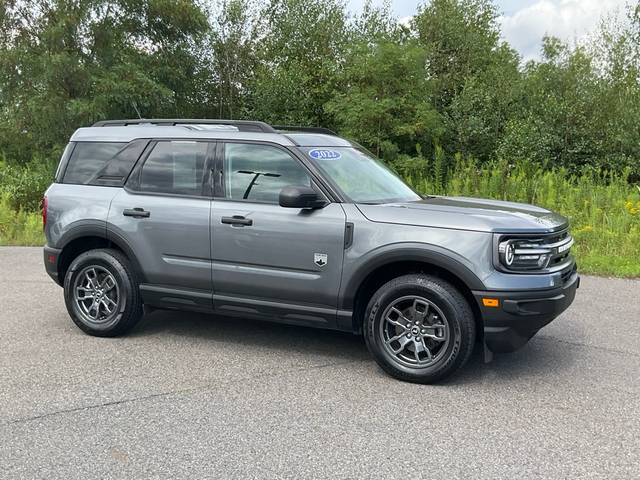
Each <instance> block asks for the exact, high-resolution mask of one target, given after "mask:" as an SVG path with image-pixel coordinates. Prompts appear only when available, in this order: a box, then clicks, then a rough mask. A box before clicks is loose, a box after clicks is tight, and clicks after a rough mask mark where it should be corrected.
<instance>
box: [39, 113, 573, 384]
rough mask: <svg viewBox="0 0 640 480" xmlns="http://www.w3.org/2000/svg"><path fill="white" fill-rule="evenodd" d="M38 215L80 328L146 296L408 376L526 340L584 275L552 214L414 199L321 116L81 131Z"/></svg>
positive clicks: (422, 378) (154, 303)
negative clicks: (477, 347) (282, 332)
mask: <svg viewBox="0 0 640 480" xmlns="http://www.w3.org/2000/svg"><path fill="white" fill-rule="evenodd" d="M43 220H44V224H45V233H46V238H47V245H46V246H45V247H44V263H45V266H46V270H47V272H48V274H49V275H50V276H51V277H52V278H53V279H54V280H55V281H56V282H57V283H58V284H59V285H61V286H63V287H64V299H65V302H66V306H67V309H68V311H69V315H70V316H71V318H72V319H73V321H74V322H75V323H76V325H77V326H78V327H79V328H81V329H82V330H84V331H85V332H86V333H88V334H90V335H96V336H103V337H109V336H115V335H120V334H123V333H125V332H127V331H128V330H130V329H131V328H132V327H133V326H134V325H135V324H136V322H137V321H138V320H139V319H140V317H141V316H142V314H143V310H144V309H153V308H161V309H175V310H195V311H202V312H213V313H217V314H221V315H225V316H237V317H242V318H256V319H264V320H271V321H276V322H285V323H292V324H299V325H308V326H314V327H320V328H329V329H337V330H343V331H349V332H353V333H356V334H363V335H364V338H365V342H366V345H367V347H368V349H369V351H370V352H371V354H372V355H373V357H374V358H375V360H376V361H377V362H378V364H379V365H380V366H381V367H382V368H383V369H384V370H385V371H386V372H388V373H389V374H391V375H393V376H395V377H397V378H399V379H402V380H407V381H412V382H420V383H429V382H434V381H437V380H439V379H442V378H444V377H447V376H449V375H451V374H452V373H453V372H455V371H456V370H458V369H459V368H460V367H461V366H462V365H463V364H464V363H465V362H466V361H467V360H468V358H469V356H470V354H471V352H472V349H473V346H474V342H475V341H476V340H478V341H479V342H482V345H483V348H484V352H485V358H487V359H488V358H490V357H491V355H492V352H508V351H513V350H515V349H517V348H519V347H521V346H522V345H524V344H525V343H526V342H527V341H528V340H529V339H530V338H531V337H532V336H533V335H535V334H536V332H537V331H538V330H539V329H540V328H542V327H543V326H545V325H546V324H547V323H549V322H550V321H551V320H553V319H554V318H555V317H556V316H558V315H559V314H560V313H561V312H562V311H564V310H565V309H566V308H567V307H568V306H569V305H570V304H571V302H572V301H573V299H574V296H575V292H576V289H577V288H578V285H579V277H578V274H577V272H576V265H575V262H574V259H573V257H572V256H571V253H570V249H571V246H572V244H573V239H572V238H571V236H570V235H569V231H568V223H567V220H566V219H565V218H564V217H562V216H560V215H558V214H555V213H553V212H550V211H548V210H545V209H542V208H538V207H534V206H531V205H524V204H517V203H510V202H503V201H492V200H481V199H475V198H454V197H435V196H421V195H419V194H417V193H415V192H414V191H413V190H412V189H411V188H409V187H408V186H407V185H405V184H404V183H403V182H402V180H400V179H399V178H398V177H397V176H396V175H394V174H393V173H392V172H391V171H390V170H389V169H387V168H386V167H385V166H384V165H382V164H381V163H380V162H379V161H378V160H376V159H375V158H373V156H372V155H371V154H370V153H368V152H367V151H366V150H364V149H363V148H361V147H360V146H359V145H357V144H355V143H353V142H350V141H347V140H345V139H342V138H340V137H338V136H336V135H335V134H333V133H332V132H330V131H328V130H324V129H318V128H316V129H311V128H294V129H292V128H289V127H275V128H274V127H272V126H270V125H268V124H266V123H262V122H252V121H229V120H168V119H164V120H118V121H105V122H99V123H97V124H95V125H94V126H93V127H90V128H81V129H79V130H77V131H76V132H75V133H74V135H73V136H72V138H71V141H70V143H69V145H68V146H67V148H66V150H65V152H64V154H63V156H62V159H61V161H60V165H59V167H58V171H57V173H56V177H55V182H54V183H53V184H52V185H51V186H50V187H49V189H48V190H47V192H46V194H45V197H44V199H43ZM143 307H144V309H143Z"/></svg>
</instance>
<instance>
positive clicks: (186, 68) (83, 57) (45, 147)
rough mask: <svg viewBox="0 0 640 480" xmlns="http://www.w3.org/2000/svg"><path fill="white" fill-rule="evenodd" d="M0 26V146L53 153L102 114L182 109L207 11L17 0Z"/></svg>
mask: <svg viewBox="0 0 640 480" xmlns="http://www.w3.org/2000/svg"><path fill="white" fill-rule="evenodd" d="M0 21H1V22H2V25H1V26H0V30H1V31H2V32H3V36H2V44H1V45H0V72H1V73H0V109H1V112H2V113H1V114H0V150H2V151H4V152H5V153H6V154H7V156H8V157H9V158H12V159H17V160H21V161H26V160H28V159H30V158H32V157H33V156H34V155H38V154H40V155H52V154H53V155H56V154H57V153H59V151H60V149H61V147H62V145H64V143H65V142H66V141H67V139H68V137H69V135H70V134H71V132H73V130H74V129H75V128H77V127H79V126H82V125H87V124H91V123H92V122H94V121H95V120H98V119H104V118H122V117H131V116H137V115H138V114H140V115H142V116H146V117H148V116H175V115H180V114H184V115H189V114H190V106H191V105H193V104H194V103H195V102H197V101H198V99H197V98H194V95H193V89H192V87H193V83H192V82H191V81H190V78H191V77H192V76H193V74H194V71H195V70H196V68H197V63H198V60H197V58H196V57H195V56H194V55H193V53H192V46H193V43H194V42H195V41H197V39H198V38H199V37H200V36H201V34H202V33H203V32H204V31H206V29H207V27H208V24H207V19H206V16H205V15H204V14H203V12H202V10H201V9H200V7H199V6H198V5H197V4H196V3H194V2H193V1H192V0H145V1H139V2H131V1H128V0H110V1H107V0H16V1H12V2H9V3H6V4H5V5H4V11H2V17H1V18H0Z"/></svg>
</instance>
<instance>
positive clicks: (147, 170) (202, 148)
mask: <svg viewBox="0 0 640 480" xmlns="http://www.w3.org/2000/svg"><path fill="white" fill-rule="evenodd" d="M208 145H209V144H208V143H207V142H193V141H172V142H169V141H166V142H158V143H157V144H156V146H155V147H154V148H153V151H152V152H151V153H150V154H149V156H148V157H147V160H146V161H145V162H144V165H143V166H142V171H141V172H140V190H142V191H144V192H157V193H173V194H180V195H202V180H203V174H204V164H205V160H206V158H207V148H208Z"/></svg>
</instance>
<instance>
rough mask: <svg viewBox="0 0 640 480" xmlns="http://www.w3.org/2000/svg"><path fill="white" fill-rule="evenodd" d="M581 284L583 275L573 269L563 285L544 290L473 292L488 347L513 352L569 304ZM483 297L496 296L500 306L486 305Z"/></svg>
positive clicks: (501, 351)
mask: <svg viewBox="0 0 640 480" xmlns="http://www.w3.org/2000/svg"><path fill="white" fill-rule="evenodd" d="M579 287H580V277H579V275H578V274H577V273H573V275H572V276H571V278H570V279H569V280H568V281H567V282H566V284H565V285H564V286H562V287H561V288H555V289H553V290H545V291H543V292H510V291H506V292H505V291H503V292H500V291H499V292H495V291H474V292H472V293H473V296H474V297H475V299H476V302H477V304H478V308H479V311H480V314H481V316H482V321H483V324H484V340H485V343H486V345H487V347H488V348H489V350H491V351H492V352H495V353H503V352H512V351H514V350H517V349H518V348H520V347H521V346H523V345H524V344H525V343H527V341H528V340H529V339H530V338H531V337H533V336H534V335H535V334H536V332H537V331H538V330H540V329H541V328H542V327H544V326H545V325H547V324H549V323H550V322H552V321H553V320H554V319H555V318H556V317H557V316H558V315H560V314H561V313H562V312H564V311H565V310H566V309H567V308H569V306H570V305H571V303H573V300H574V298H575V295H576V290H577V289H578V288H579ZM483 297H490V298H497V299H498V300H499V302H500V304H499V307H497V308H496V307H485V306H484V305H483V303H482V298H483Z"/></svg>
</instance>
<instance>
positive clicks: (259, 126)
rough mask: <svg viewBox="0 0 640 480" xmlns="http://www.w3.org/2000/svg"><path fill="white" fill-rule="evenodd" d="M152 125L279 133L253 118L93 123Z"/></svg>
mask: <svg viewBox="0 0 640 480" xmlns="http://www.w3.org/2000/svg"><path fill="white" fill-rule="evenodd" d="M147 123H150V124H152V125H158V126H165V127H173V126H176V125H178V126H179V125H229V126H233V127H236V128H237V129H238V130H239V131H241V132H263V133H278V131H277V130H276V129H275V128H273V127H272V126H271V125H269V124H268V123H265V122H259V121H253V120H212V119H193V118H140V119H133V120H102V121H100V122H96V123H94V124H93V126H94V127H126V126H127V125H144V124H147Z"/></svg>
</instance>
